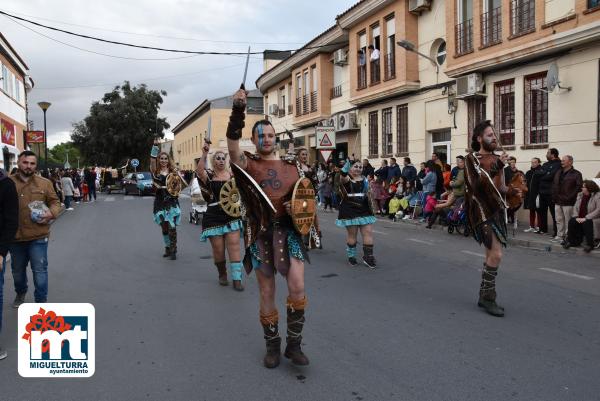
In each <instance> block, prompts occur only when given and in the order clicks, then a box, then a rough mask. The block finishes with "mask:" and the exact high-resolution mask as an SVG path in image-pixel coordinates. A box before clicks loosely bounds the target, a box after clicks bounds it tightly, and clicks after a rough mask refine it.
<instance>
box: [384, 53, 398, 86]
mask: <svg viewBox="0 0 600 401" xmlns="http://www.w3.org/2000/svg"><path fill="white" fill-rule="evenodd" d="M383 61H384V64H383V70H384V78H383V79H384V80H386V81H387V80H388V79H394V78H396V54H395V53H393V52H392V53H388V54H386V55H385V58H384V60H383Z"/></svg>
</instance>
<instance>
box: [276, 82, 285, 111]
mask: <svg viewBox="0 0 600 401" xmlns="http://www.w3.org/2000/svg"><path fill="white" fill-rule="evenodd" d="M277 95H278V97H279V99H278V101H277V108H278V112H277V116H278V117H283V116H285V105H286V103H285V86H282V87H281V88H279V90H278V91H277Z"/></svg>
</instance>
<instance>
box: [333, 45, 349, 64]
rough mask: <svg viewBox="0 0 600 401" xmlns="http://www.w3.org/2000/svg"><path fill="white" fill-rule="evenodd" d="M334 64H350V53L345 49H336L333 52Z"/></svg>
mask: <svg viewBox="0 0 600 401" xmlns="http://www.w3.org/2000/svg"><path fill="white" fill-rule="evenodd" d="M333 64H337V65H345V64H348V53H347V52H346V50H344V49H339V50H336V51H335V52H334V53H333Z"/></svg>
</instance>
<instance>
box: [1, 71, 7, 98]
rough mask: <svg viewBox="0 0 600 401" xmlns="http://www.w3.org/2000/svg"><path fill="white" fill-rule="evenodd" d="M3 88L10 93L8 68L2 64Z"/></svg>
mask: <svg viewBox="0 0 600 401" xmlns="http://www.w3.org/2000/svg"><path fill="white" fill-rule="evenodd" d="M2 90H4V92H6V93H8V68H6V66H5V65H2Z"/></svg>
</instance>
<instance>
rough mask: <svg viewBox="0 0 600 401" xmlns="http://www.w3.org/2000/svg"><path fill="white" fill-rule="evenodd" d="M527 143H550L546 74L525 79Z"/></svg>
mask: <svg viewBox="0 0 600 401" xmlns="http://www.w3.org/2000/svg"><path fill="white" fill-rule="evenodd" d="M525 143H526V144H538V143H548V92H547V84H546V72H542V73H539V74H535V75H529V76H527V77H525Z"/></svg>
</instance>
